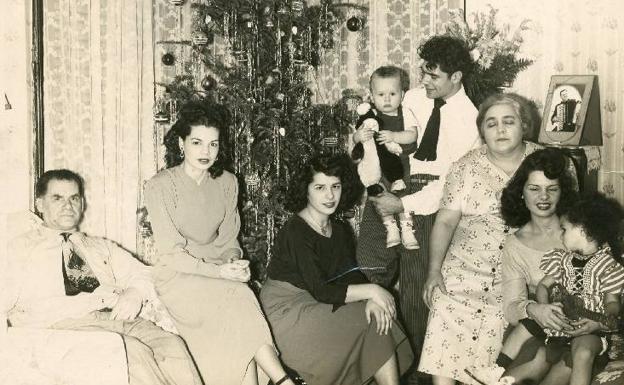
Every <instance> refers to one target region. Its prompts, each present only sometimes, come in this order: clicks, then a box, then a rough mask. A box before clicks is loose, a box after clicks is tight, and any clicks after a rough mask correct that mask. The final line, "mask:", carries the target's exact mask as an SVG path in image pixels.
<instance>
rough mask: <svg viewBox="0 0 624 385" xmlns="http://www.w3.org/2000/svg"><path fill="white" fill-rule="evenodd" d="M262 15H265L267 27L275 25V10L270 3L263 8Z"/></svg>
mask: <svg viewBox="0 0 624 385" xmlns="http://www.w3.org/2000/svg"><path fill="white" fill-rule="evenodd" d="M262 17H264V26H265V27H267V28H271V27H273V26H274V25H275V24H274V23H273V10H272V9H271V7H269V6H268V5H267V6H266V7H264V9H263V10H262Z"/></svg>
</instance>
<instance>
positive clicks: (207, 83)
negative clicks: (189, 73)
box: [201, 75, 217, 91]
mask: <svg viewBox="0 0 624 385" xmlns="http://www.w3.org/2000/svg"><path fill="white" fill-rule="evenodd" d="M201 87H202V88H203V89H204V90H206V91H212V90H214V89H215V88H216V87H217V79H215V78H214V77H212V76H211V75H206V76H204V78H203V79H202V81H201Z"/></svg>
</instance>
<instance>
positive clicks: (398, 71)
mask: <svg viewBox="0 0 624 385" xmlns="http://www.w3.org/2000/svg"><path fill="white" fill-rule="evenodd" d="M374 78H382V79H387V78H398V79H399V82H400V83H401V90H402V91H407V90H409V87H410V80H409V74H408V73H407V72H406V71H405V70H404V69H403V68H399V67H397V66H381V67H379V68H377V69H376V70H375V71H374V72H373V73H372V74H371V76H370V79H369V81H368V87H369V88H371V89H372V85H373V79H374Z"/></svg>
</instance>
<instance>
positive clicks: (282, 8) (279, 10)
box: [277, 2, 288, 15]
mask: <svg viewBox="0 0 624 385" xmlns="http://www.w3.org/2000/svg"><path fill="white" fill-rule="evenodd" d="M277 13H278V14H280V15H288V7H286V4H284V3H283V2H282V3H281V4H280V5H279V7H277Z"/></svg>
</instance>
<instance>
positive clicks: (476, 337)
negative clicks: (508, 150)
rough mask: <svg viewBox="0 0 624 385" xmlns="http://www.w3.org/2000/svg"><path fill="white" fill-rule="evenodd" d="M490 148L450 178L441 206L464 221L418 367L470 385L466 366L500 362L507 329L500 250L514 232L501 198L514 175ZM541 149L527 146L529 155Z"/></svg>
mask: <svg viewBox="0 0 624 385" xmlns="http://www.w3.org/2000/svg"><path fill="white" fill-rule="evenodd" d="M486 148H487V147H486V146H482V147H480V148H478V149H475V150H472V151H470V152H468V153H467V154H466V155H464V156H463V157H462V158H461V159H459V160H458V161H457V162H455V163H454V164H453V165H452V166H451V168H450V170H449V172H448V174H447V176H446V183H445V186H444V195H443V197H442V201H441V205H440V207H441V208H444V209H448V210H455V211H460V212H461V219H460V221H459V224H458V225H457V228H456V229H455V232H454V234H453V238H452V240H451V244H450V246H449V248H448V250H447V252H446V257H445V259H444V262H443V264H442V276H443V278H444V284H445V286H446V290H447V293H448V294H447V295H445V294H442V292H441V291H440V290H435V291H434V294H433V301H432V302H433V304H432V307H431V309H430V310H431V311H430V313H429V321H428V324H427V333H426V335H425V342H424V344H423V350H422V355H421V359H420V364H419V368H418V369H419V370H420V371H421V372H425V373H429V374H432V375H438V376H444V377H449V378H454V379H455V380H458V381H461V382H463V383H467V384H477V383H476V382H475V381H474V380H473V379H472V378H471V377H469V376H468V375H467V374H466V373H465V372H464V369H465V368H467V367H469V366H471V365H487V366H489V365H491V364H493V363H494V362H495V360H496V357H497V356H498V353H499V351H500V348H501V346H502V338H503V332H504V330H505V326H506V322H505V320H504V318H503V298H502V291H501V250H502V249H503V243H504V240H505V238H506V235H507V233H509V231H510V229H509V228H508V227H507V226H505V224H504V222H503V219H502V217H501V215H500V196H501V192H502V189H503V188H504V187H505V185H506V184H507V182H508V181H509V179H510V176H509V175H507V174H505V172H503V171H502V170H501V169H499V168H498V167H497V166H495V165H494V164H492V163H491V162H490V161H489V160H488V158H487V156H486ZM537 149H539V147H538V146H537V145H535V144H533V143H526V149H525V153H524V156H525V157H526V155H528V154H530V153H532V152H533V151H535V150H537Z"/></svg>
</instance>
